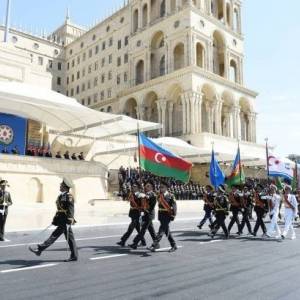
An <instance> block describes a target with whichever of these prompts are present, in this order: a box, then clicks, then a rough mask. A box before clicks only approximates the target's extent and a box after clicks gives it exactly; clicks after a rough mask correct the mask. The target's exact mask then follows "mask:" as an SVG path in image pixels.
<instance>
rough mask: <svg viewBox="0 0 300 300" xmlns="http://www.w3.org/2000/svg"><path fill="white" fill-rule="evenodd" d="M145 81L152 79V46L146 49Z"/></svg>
mask: <svg viewBox="0 0 300 300" xmlns="http://www.w3.org/2000/svg"><path fill="white" fill-rule="evenodd" d="M145 57H146V59H145V73H146V76H145V82H146V81H149V80H151V48H150V47H148V48H147V49H146V55H145Z"/></svg>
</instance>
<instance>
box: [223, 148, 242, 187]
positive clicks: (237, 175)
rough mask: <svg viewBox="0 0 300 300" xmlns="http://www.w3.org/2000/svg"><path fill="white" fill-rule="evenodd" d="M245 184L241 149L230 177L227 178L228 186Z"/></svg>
mask: <svg viewBox="0 0 300 300" xmlns="http://www.w3.org/2000/svg"><path fill="white" fill-rule="evenodd" d="M244 183H245V173H244V169H243V167H242V164H241V154H240V148H238V152H237V154H236V157H235V161H234V164H233V167H232V170H231V174H230V176H229V177H228V178H227V184H228V186H230V187H231V186H233V185H242V184H244Z"/></svg>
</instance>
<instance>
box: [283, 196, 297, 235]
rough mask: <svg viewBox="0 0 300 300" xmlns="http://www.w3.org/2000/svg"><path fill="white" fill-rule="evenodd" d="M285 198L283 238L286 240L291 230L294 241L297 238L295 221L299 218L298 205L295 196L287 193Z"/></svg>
mask: <svg viewBox="0 0 300 300" xmlns="http://www.w3.org/2000/svg"><path fill="white" fill-rule="evenodd" d="M283 198H284V206H285V209H284V219H285V224H284V230H283V233H282V236H281V237H282V238H283V239H284V238H285V237H286V235H287V234H288V232H289V230H291V232H292V239H295V238H296V232H295V230H294V227H293V221H294V218H295V217H296V216H297V213H298V203H297V199H296V197H295V195H293V194H290V193H286V194H285V195H283Z"/></svg>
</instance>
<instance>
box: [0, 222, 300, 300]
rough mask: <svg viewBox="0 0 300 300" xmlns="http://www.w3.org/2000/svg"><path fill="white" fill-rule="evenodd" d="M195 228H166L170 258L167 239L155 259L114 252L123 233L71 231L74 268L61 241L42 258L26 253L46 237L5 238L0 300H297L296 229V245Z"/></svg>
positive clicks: (113, 229)
mask: <svg viewBox="0 0 300 300" xmlns="http://www.w3.org/2000/svg"><path fill="white" fill-rule="evenodd" d="M196 224H197V222H196V221H195V220H190V221H180V222H175V223H173V224H172V228H173V232H174V236H175V238H176V240H177V244H178V246H181V247H180V248H179V249H178V250H177V252H175V253H168V251H167V250H168V248H167V247H169V245H168V242H167V240H166V238H164V239H163V242H162V244H161V247H162V248H166V249H162V251H160V252H157V253H151V252H149V251H147V249H146V248H140V249H139V250H136V251H134V250H130V249H129V248H120V247H119V246H117V245H116V244H115V243H116V242H117V241H118V240H119V237H120V235H121V234H122V233H123V232H124V230H125V229H126V228H125V226H123V225H116V226H113V225H112V226H102V227H93V228H78V229H76V228H75V236H76V239H77V244H78V248H79V255H80V260H79V261H78V262H72V263H64V262H63V259H65V258H67V257H68V256H69V253H68V252H67V250H66V242H65V241H64V240H61V241H57V242H56V244H54V245H53V246H52V247H51V248H49V250H47V251H45V252H44V253H43V254H42V256H41V257H37V256H35V255H34V254H32V253H31V252H29V251H28V250H27V248H28V245H27V244H28V243H33V242H36V241H40V240H43V239H45V238H46V237H47V236H48V235H49V232H46V233H44V234H41V235H38V236H37V235H36V234H37V232H30V233H26V232H24V233H10V234H8V235H7V238H8V239H9V240H10V242H4V243H3V242H2V243H1V244H0V291H1V294H0V295H1V296H0V299H2V300H8V299H12V300H16V299H23V300H25V299H105V300H109V299H241V298H243V299H299V293H300V285H299V277H300V232H299V231H300V230H299V229H297V233H298V235H299V238H298V239H296V240H290V239H286V240H284V241H281V240H280V241H279V240H275V239H268V240H267V239H261V238H253V237H248V236H243V237H240V238H237V237H236V238H232V239H229V240H223V239H221V236H219V237H218V236H216V237H215V239H214V240H211V239H210V238H209V237H208V236H207V235H206V233H207V229H206V228H204V229H203V231H199V230H198V229H197V228H196ZM156 228H157V224H156ZM232 232H235V231H232ZM147 238H149V237H148V235H147ZM148 241H149V244H150V240H148Z"/></svg>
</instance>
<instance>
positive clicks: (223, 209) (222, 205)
mask: <svg viewBox="0 0 300 300" xmlns="http://www.w3.org/2000/svg"><path fill="white" fill-rule="evenodd" d="M214 210H215V217H216V221H215V223H216V224H215V225H214V227H213V229H212V231H211V234H210V236H211V238H214V236H215V235H216V233H217V232H218V230H219V229H220V227H222V229H223V232H224V234H225V239H228V236H229V234H228V230H227V227H226V225H225V219H226V216H227V215H228V201H227V197H226V195H225V189H224V188H223V187H222V186H219V187H218V191H217V196H216V199H215V202H214Z"/></svg>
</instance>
